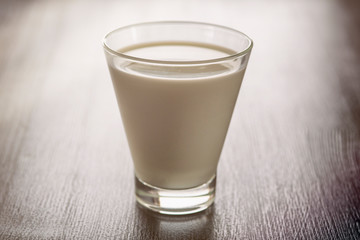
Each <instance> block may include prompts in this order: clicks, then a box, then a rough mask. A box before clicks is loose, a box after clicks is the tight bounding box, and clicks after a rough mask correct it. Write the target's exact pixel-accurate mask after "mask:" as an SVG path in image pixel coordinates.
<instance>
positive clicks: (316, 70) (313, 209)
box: [0, 0, 360, 239]
mask: <svg viewBox="0 0 360 240" xmlns="http://www.w3.org/2000/svg"><path fill="white" fill-rule="evenodd" d="M160 20H187V21H200V22H208V23H213V24H219V25H225V26H228V27H231V28H235V29H237V30H240V31H242V32H244V33H246V34H247V35H248V36H250V37H251V38H252V39H253V41H254V48H253V51H252V55H251V57H250V62H249V65H248V68H247V72H246V74H245V78H244V82H243V85H242V88H241V92H240V95H239V99H238V102H237V105H236V108H235V111H234V115H233V119H232V122H231V125H230V129H229V133H228V137H227V140H226V142H225V145H224V149H223V153H222V156H221V160H220V165H219V169H218V171H219V177H218V186H220V187H218V192H217V197H216V204H215V206H214V207H213V208H212V209H210V210H209V211H208V212H206V213H204V214H203V215H201V216H200V217H199V218H190V219H189V218H183V219H177V220H176V221H175V223H174V221H173V220H169V219H167V218H165V219H161V218H160V219H159V218H157V217H154V216H151V215H149V214H148V213H146V212H143V211H141V210H140V209H138V208H137V207H136V205H135V199H134V194H133V191H134V187H133V176H132V175H133V173H132V171H133V167H132V162H131V158H130V153H129V150H128V147H127V142H126V137H125V134H124V131H123V128H122V124H121V119H120V117H119V113H118V109H117V105H116V99H115V95H114V92H113V89H112V84H111V80H110V75H109V73H108V70H107V66H106V62H105V57H104V54H103V49H102V38H103V37H104V35H105V34H106V33H107V32H109V31H111V30H113V29H115V28H117V27H121V26H125V25H129V24H134V23H139V22H147V21H160ZM359 65H360V4H359V1H356V0H352V1H351V0H342V1H341V0H318V1H310V0H293V1H285V0H272V1H265V0H255V1H250V0H224V1H220V0H208V1H193V0H192V1H190V0H181V1H180V0H179V1H165V0H163V1H162V0H154V1H144V0H132V1H126V0H122V1H121V0H116V1H115V0H108V1H99V0H86V1H85V0H64V1H56V0H50V1H45V0H15V1H10V0H0V237H1V238H2V239H17V238H25V237H29V238H34V239H51V238H52V239H62V238H66V239H70V238H77V239H85V238H92V237H93V238H102V239H105V238H112V239H117V238H118V239H146V238H148V239H151V238H153V239H167V238H173V239H176V236H177V237H178V238H179V239H186V238H192V239H356V238H358V237H359V238H360V230H359V229H360V227H359V225H360V220H359V219H360V211H359V209H360V182H359V176H360V150H359V149H360V147H359V146H360V140H359V139H360V137H359V133H360V68H359ZM194 226H198V227H194Z"/></svg>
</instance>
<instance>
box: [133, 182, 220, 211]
mask: <svg viewBox="0 0 360 240" xmlns="http://www.w3.org/2000/svg"><path fill="white" fill-rule="evenodd" d="M215 185H216V176H214V177H212V178H211V179H210V181H208V182H207V183H205V184H203V185H200V186H198V187H194V188H188V189H180V190H174V189H163V188H158V187H154V186H151V185H149V184H147V183H145V182H143V181H141V180H140V179H138V178H137V177H135V188H136V200H137V201H138V203H140V204H141V205H142V206H144V207H145V208H148V209H150V210H152V211H155V212H158V213H162V214H168V215H184V214H191V213H196V212H200V211H202V210H205V209H207V208H208V207H209V206H210V205H211V204H212V203H213V202H214V198H215Z"/></svg>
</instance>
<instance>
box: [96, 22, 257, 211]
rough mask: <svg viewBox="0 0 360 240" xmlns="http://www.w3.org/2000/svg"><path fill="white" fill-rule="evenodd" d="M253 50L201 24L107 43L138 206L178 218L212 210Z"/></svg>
mask: <svg viewBox="0 0 360 240" xmlns="http://www.w3.org/2000/svg"><path fill="white" fill-rule="evenodd" d="M252 46H253V43H252V40H251V39H250V38H249V37H247V36H246V35H245V34H243V33H241V32H239V31H237V30H234V29H231V28H227V27H223V26H218V25H214V24H207V23H198V22H180V21H172V22H149V23H141V24H135V25H131V26H127V27H122V28H118V29H116V30H114V31H112V32H110V33H108V34H107V35H106V36H105V38H104V40H103V47H104V50H105V56H106V60H107V64H108V67H109V71H110V75H111V79H112V82H113V86H114V90H115V94H116V98H117V102H118V106H119V110H120V113H121V118H122V122H123V125H124V129H125V132H126V136H127V140H128V144H129V147H130V152H131V156H132V160H133V163H134V169H135V189H136V199H137V201H138V203H140V204H141V205H142V206H144V207H146V208H148V209H151V210H153V211H156V212H159V213H164V214H172V215H181V214H190V213H195V212H199V211H202V210H204V209H206V208H208V207H209V206H210V205H211V204H212V203H213V201H214V197H215V185H216V169H217V165H218V162H219V158H220V154H221V151H222V147H223V144H224V140H225V137H226V133H227V130H228V127H229V123H230V120H231V115H232V112H233V109H234V106H235V103H236V99H237V96H238V93H239V90H240V86H241V82H242V79H243V76H244V73H245V69H246V66H247V63H248V60H249V57H250V52H251V49H252ZM229 181H231V179H229Z"/></svg>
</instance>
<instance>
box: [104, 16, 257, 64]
mask: <svg viewBox="0 0 360 240" xmlns="http://www.w3.org/2000/svg"><path fill="white" fill-rule="evenodd" d="M158 24H183V25H188V24H190V25H192V24H194V25H203V26H211V27H216V28H222V29H225V30H228V31H232V32H234V33H236V34H239V35H241V36H242V37H244V38H245V39H246V40H248V42H249V44H248V46H247V47H245V48H244V50H242V51H237V52H235V53H234V54H231V55H229V56H226V57H220V58H211V59H206V60H193V61H172V60H155V59H148V58H140V57H134V56H130V55H127V54H124V53H121V52H118V51H116V50H114V49H112V48H111V47H110V46H109V45H108V44H107V40H108V39H109V37H110V36H111V35H112V34H114V33H115V32H118V31H122V30H125V29H128V28H132V27H138V26H145V25H158ZM102 45H103V48H104V49H105V50H106V51H107V52H109V53H111V54H113V55H116V56H118V57H122V58H125V59H129V60H131V61H135V62H140V63H149V64H161V65H193V64H206V63H217V62H223V61H229V60H232V59H235V58H238V57H241V56H243V55H246V54H248V53H250V51H251V49H252V47H253V41H252V39H251V38H250V37H248V36H247V35H246V34H245V33H243V32H240V31H238V30H236V29H233V28H229V27H225V26H221V25H217V24H212V23H204V22H195V21H156V22H142V23H136V24H131V25H127V26H124V27H119V28H116V29H114V30H112V31H110V32H108V33H107V34H106V35H105V36H104V38H103V40H102Z"/></svg>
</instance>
